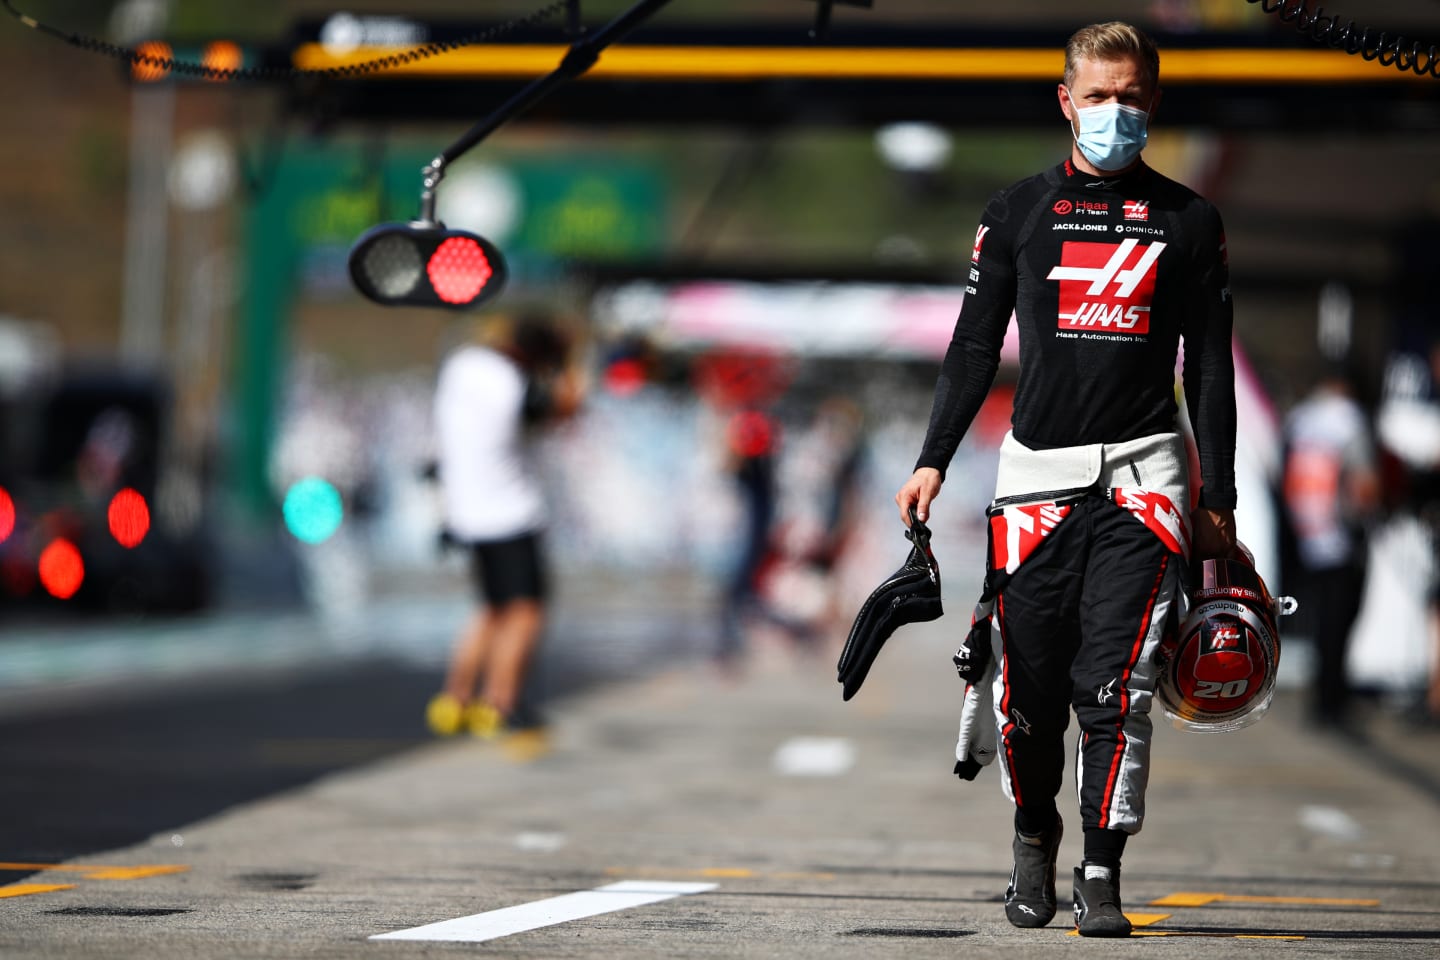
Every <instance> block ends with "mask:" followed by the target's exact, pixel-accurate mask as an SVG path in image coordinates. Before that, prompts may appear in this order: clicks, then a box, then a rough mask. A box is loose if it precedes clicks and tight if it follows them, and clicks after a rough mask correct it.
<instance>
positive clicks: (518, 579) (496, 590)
mask: <svg viewBox="0 0 1440 960" xmlns="http://www.w3.org/2000/svg"><path fill="white" fill-rule="evenodd" d="M541 553H542V551H541V546H540V534H539V533H523V534H521V535H520V536H518V537H512V538H511V539H509V540H486V541H483V542H481V543H473V544H471V545H470V573H471V576H472V577H473V578H474V581H475V587H476V589H477V590H478V591H479V592H480V597H481V598H482V599H483V600H485V601H486V602H487V603H489V604H490V605H491V606H500V605H502V604H506V603H509V602H510V601H512V600H539V601H542V602H543V601H544V600H545V599H546V597H547V595H548V593H549V584H548V582H547V580H546V576H545V562H544V558H543V557H542V556H541Z"/></svg>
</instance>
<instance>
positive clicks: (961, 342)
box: [915, 193, 1023, 478]
mask: <svg viewBox="0 0 1440 960" xmlns="http://www.w3.org/2000/svg"><path fill="white" fill-rule="evenodd" d="M1022 216H1023V211H1019V210H1011V209H1010V208H1009V203H1008V197H1007V196H1006V195H1005V194H1003V193H1002V194H998V195H996V196H995V197H994V198H993V199H992V200H991V201H990V203H989V205H988V206H987V207H986V208H985V213H984V215H983V216H981V218H980V226H979V229H977V230H976V231H975V249H974V252H973V253H972V255H971V260H970V276H969V281H968V283H967V284H966V287H965V298H964V300H963V301H962V302H961V304H960V316H959V317H958V318H957V319H956V321H955V333H954V334H953V335H952V336H951V338H950V346H949V348H948V349H946V351H945V359H944V361H943V362H942V363H941V365H940V375H939V377H938V378H937V379H936V381H935V399H934V401H933V403H932V405H931V407H930V426H929V429H928V430H927V431H926V433H925V445H924V447H923V448H922V449H921V452H920V459H919V460H918V461H917V462H916V464H915V468H916V469H917V470H918V469H919V468H921V467H934V468H935V469H937V470H939V471H940V476H941V477H942V478H943V477H944V476H945V471H946V469H947V468H948V467H949V466H950V460H951V458H953V457H954V456H955V451H956V450H957V449H958V448H959V446H960V440H961V439H962V438H963V437H964V436H965V431H966V430H969V429H970V423H971V421H972V420H974V419H975V415H976V414H977V413H979V412H980V405H981V404H983V403H984V402H985V395H986V394H987V393H989V392H990V385H991V384H992V383H994V382H995V371H996V370H998V369H999V368H1000V348H1001V346H1002V345H1003V344H1004V342H1005V328H1006V327H1007V326H1009V324H1010V315H1011V314H1012V313H1013V312H1014V310H1015V240H1016V238H1015V226H1016V221H1017V220H1018V219H1019V218H1020V217H1022Z"/></svg>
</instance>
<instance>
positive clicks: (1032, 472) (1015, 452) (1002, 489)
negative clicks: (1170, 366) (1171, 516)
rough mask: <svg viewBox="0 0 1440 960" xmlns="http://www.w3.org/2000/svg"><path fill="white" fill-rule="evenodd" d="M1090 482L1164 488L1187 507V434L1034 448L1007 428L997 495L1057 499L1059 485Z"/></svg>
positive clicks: (1090, 484)
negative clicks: (1045, 448) (1018, 438)
mask: <svg viewBox="0 0 1440 960" xmlns="http://www.w3.org/2000/svg"><path fill="white" fill-rule="evenodd" d="M1087 487H1096V488H1098V489H1100V490H1114V489H1116V488H1119V487H1140V488H1142V489H1144V490H1148V491H1150V492H1151V493H1159V494H1163V495H1164V496H1166V497H1168V498H1169V499H1170V502H1171V503H1173V504H1175V505H1176V506H1177V507H1180V508H1181V509H1182V512H1186V511H1184V509H1183V508H1184V507H1185V506H1186V505H1188V504H1189V503H1190V467H1189V458H1188V456H1187V454H1186V451H1185V438H1184V437H1182V436H1181V435H1180V434H1178V433H1156V434H1151V435H1150V436H1148V437H1138V438H1136V439H1134V440H1125V441H1122V442H1120V443H1091V444H1085V445H1083V446H1075V447H1058V448H1056V449H1054V450H1032V449H1030V448H1029V447H1027V446H1025V444H1023V443H1021V442H1020V441H1019V440H1016V439H1015V435H1014V434H1013V433H1012V432H1009V431H1007V432H1006V434H1005V439H1004V441H1003V442H1001V444H1000V467H999V469H998V471H997V472H996V474H995V499H996V500H1000V499H1006V500H1009V499H1010V498H1014V497H1020V498H1024V497H1027V496H1029V495H1031V494H1034V495H1035V502H1036V503H1041V502H1044V501H1047V500H1053V499H1055V497H1054V492H1055V491H1057V490H1079V489H1084V488H1087ZM1015 502H1016V503H1023V502H1024V500H1023V499H1022V500H1016V501H1015Z"/></svg>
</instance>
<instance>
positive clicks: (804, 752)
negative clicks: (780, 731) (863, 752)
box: [773, 737, 855, 777]
mask: <svg viewBox="0 0 1440 960" xmlns="http://www.w3.org/2000/svg"><path fill="white" fill-rule="evenodd" d="M773 764H774V767H775V770H776V772H777V773H782V774H784V775H785V776H787V777H838V776H839V775H840V774H842V773H845V772H847V771H848V770H849V769H850V768H851V767H853V766H855V745H854V744H853V743H851V742H850V741H849V740H846V739H845V738H844V737H792V738H791V739H789V740H786V741H785V742H784V743H782V744H781V745H780V749H778V750H776V751H775V759H774V761H773Z"/></svg>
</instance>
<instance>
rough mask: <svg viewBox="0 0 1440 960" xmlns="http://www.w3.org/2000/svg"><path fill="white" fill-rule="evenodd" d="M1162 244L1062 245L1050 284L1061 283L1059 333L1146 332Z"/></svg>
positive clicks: (1148, 328) (1079, 243)
mask: <svg viewBox="0 0 1440 960" xmlns="http://www.w3.org/2000/svg"><path fill="white" fill-rule="evenodd" d="M1164 250H1165V244H1163V243H1149V244H1141V243H1140V241H1139V240H1135V239H1130V240H1124V241H1121V242H1120V243H1083V242H1080V241H1074V240H1070V241H1066V242H1065V244H1064V245H1063V246H1062V247H1061V248H1060V265H1059V266H1058V267H1053V268H1051V270H1050V273H1049V275H1048V279H1050V280H1059V281H1060V329H1061V330H1089V329H1095V328H1100V329H1104V330H1114V331H1120V332H1122V333H1149V332H1150V302H1151V301H1152V300H1153V299H1154V298H1155V262H1156V261H1157V260H1159V259H1160V254H1161V253H1162V252H1164Z"/></svg>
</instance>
